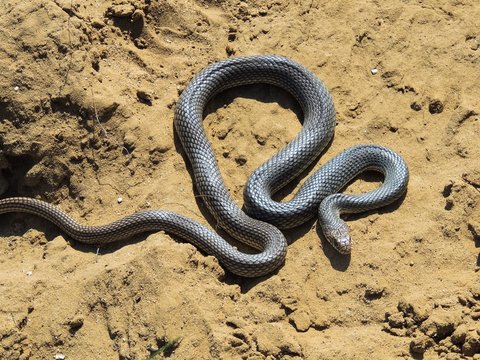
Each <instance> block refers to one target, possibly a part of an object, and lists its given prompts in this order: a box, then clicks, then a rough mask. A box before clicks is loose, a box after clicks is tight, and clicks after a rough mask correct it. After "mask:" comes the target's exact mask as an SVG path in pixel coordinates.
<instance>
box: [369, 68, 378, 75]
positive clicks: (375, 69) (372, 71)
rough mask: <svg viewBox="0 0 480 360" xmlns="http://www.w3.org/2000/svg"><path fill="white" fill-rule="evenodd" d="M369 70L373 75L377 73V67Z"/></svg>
mask: <svg viewBox="0 0 480 360" xmlns="http://www.w3.org/2000/svg"><path fill="white" fill-rule="evenodd" d="M370 72H371V73H372V75H375V74H376V73H378V69H377V68H373V69H372V70H370Z"/></svg>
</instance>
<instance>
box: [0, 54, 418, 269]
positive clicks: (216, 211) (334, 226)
mask: <svg viewBox="0 0 480 360" xmlns="http://www.w3.org/2000/svg"><path fill="white" fill-rule="evenodd" d="M252 84H268V85H271V86H274V87H278V88H281V89H284V90H285V91H287V92H288V93H289V94H290V95H291V96H293V98H294V99H295V100H296V101H297V103H298V104H299V106H300V108H301V110H302V115H303V125H302V128H301V130H300V132H299V133H298V134H297V135H296V137H295V138H294V139H293V140H292V141H290V142H289V143H288V144H287V145H285V146H284V147H283V148H281V149H280V150H279V151H278V152H277V153H276V154H275V155H274V156H273V157H271V158H270V159H268V160H266V161H265V162H264V163H263V164H262V165H261V166H259V167H258V168H257V169H256V170H254V171H253V173H252V174H251V175H250V176H249V178H248V180H247V183H246V185H245V187H244V194H243V196H244V204H243V208H241V207H240V206H239V205H238V204H237V202H236V201H235V200H234V199H233V197H232V196H231V194H230V193H229V190H228V189H227V187H226V185H225V183H224V180H223V178H222V175H221V172H220V169H219V166H218V163H217V160H216V157H215V153H214V150H213V148H212V144H211V143H210V141H209V140H208V137H207V135H206V132H205V129H204V126H203V117H204V110H205V107H206V105H207V103H209V101H210V100H211V99H212V98H213V97H215V96H216V95H218V94H219V93H221V92H223V91H225V90H227V89H230V88H233V87H238V86H242V85H252ZM335 126H336V114H335V108H334V104H333V99H332V96H331V94H330V92H329V91H328V89H327V87H326V85H325V84H324V83H323V82H322V81H321V80H320V79H319V78H318V77H317V76H316V75H315V74H314V73H313V72H311V71H310V70H308V69H307V68H306V67H305V66H303V65H301V64H299V63H297V62H295V61H293V60H291V59H289V58H286V57H283V56H278V55H253V56H241V57H232V58H228V59H225V60H221V61H218V62H214V63H212V64H210V65H208V66H207V67H205V68H204V69H203V70H202V71H201V72H199V73H198V74H197V75H195V76H194V77H193V79H192V80H191V82H190V83H189V84H188V85H187V86H186V88H185V89H184V90H183V92H182V93H181V95H180V98H179V100H178V102H177V104H176V107H175V114H174V127H175V131H176V133H177V134H178V137H179V139H180V142H181V145H182V148H183V150H184V152H185V154H186V157H187V158H188V161H189V162H190V166H191V170H192V176H193V180H194V184H195V186H196V190H197V192H198V194H199V195H200V196H201V199H202V201H203V202H204V203H205V205H206V206H207V208H208V210H209V211H210V213H211V214H212V215H213V217H214V218H215V220H216V222H217V225H218V226H219V227H220V228H222V229H223V230H225V231H226V232H227V233H228V234H229V235H230V236H231V237H233V238H234V239H235V240H237V241H239V242H240V243H243V244H245V245H247V246H243V247H240V246H239V245H240V244H236V245H235V241H233V242H232V241H231V240H228V241H227V240H226V239H224V238H222V237H221V236H220V235H219V234H218V233H217V232H215V231H213V230H212V229H210V228H208V227H207V226H205V225H202V224H200V223H199V222H197V221H194V220H192V219H190V218H188V217H185V216H183V215H181V214H178V213H174V212H169V211H163V210H145V211H139V212H135V213H133V214H131V215H128V216H126V217H123V218H121V219H119V220H117V221H114V222H112V223H109V224H105V225H95V226H91V225H84V224H81V223H79V222H78V221H77V220H75V219H74V218H73V217H71V216H70V215H69V214H67V213H66V212H64V211H62V210H61V209H60V208H59V207H57V206H55V205H52V204H50V203H47V202H45V201H42V200H39V199H35V198H28V197H10V198H4V199H1V200H0V214H3V213H9V212H20V213H28V214H33V215H36V216H39V217H41V218H44V219H46V220H48V221H50V222H52V223H54V224H55V225H56V226H57V227H58V228H60V230H62V231H63V232H65V233H66V234H67V235H68V236H70V237H71V238H72V239H74V240H76V241H78V242H82V243H86V244H95V245H103V244H107V243H112V242H116V241H120V240H124V239H127V238H130V237H132V236H134V235H136V234H140V233H145V232H156V231H164V232H166V233H168V234H171V235H173V236H174V237H178V238H180V239H182V240H184V241H187V242H190V243H192V244H193V245H194V246H196V247H197V248H199V249H201V250H202V251H204V252H205V253H206V254H209V255H213V256H214V257H216V258H217V259H218V261H219V262H220V263H221V264H222V265H223V266H224V267H225V268H226V269H227V270H229V271H230V272H232V273H233V274H236V275H239V276H242V277H258V276H264V275H267V274H270V273H272V272H274V271H276V270H277V269H279V268H280V267H281V266H282V265H283V264H284V262H285V258H286V254H287V247H288V243H287V240H286V237H285V235H284V234H283V232H282V231H281V230H280V229H288V228H293V227H297V226H300V225H302V224H304V223H305V222H307V221H309V220H311V219H313V218H314V217H315V216H317V217H318V225H319V226H320V227H321V229H322V231H323V234H324V237H325V238H326V240H328V242H329V243H330V244H331V245H332V246H333V248H334V249H336V250H337V251H338V252H339V253H340V254H343V255H348V254H350V253H351V249H352V239H351V236H350V233H349V230H348V226H347V224H346V222H345V221H344V220H343V219H342V217H341V215H342V214H344V213H359V212H365V211H370V210H373V209H377V208H380V207H383V206H386V205H388V204H391V203H392V202H394V201H397V200H398V199H399V198H401V197H402V196H403V195H404V194H405V193H406V190H407V184H408V178H409V172H408V167H407V165H406V162H405V160H404V159H403V158H402V156H400V155H399V154H398V153H396V152H394V151H393V150H391V149H389V148H386V147H383V146H379V145H375V144H361V145H355V146H353V147H350V148H348V149H346V150H344V151H343V152H341V153H340V154H338V155H336V156H334V157H333V158H332V159H331V160H329V161H328V162H326V163H325V164H324V165H323V166H321V167H320V168H319V169H318V170H316V171H315V172H314V173H313V174H312V175H311V176H310V177H309V178H308V179H307V180H305V182H304V183H303V185H302V186H301V187H300V188H299V189H298V191H297V192H296V194H295V195H294V196H293V198H292V199H291V200H290V201H277V200H275V199H273V195H274V194H275V193H277V192H278V191H279V190H280V189H282V188H283V187H285V186H286V185H287V184H289V183H290V182H292V181H293V180H294V179H296V178H297V177H299V176H300V175H301V174H302V173H303V172H304V171H306V170H307V169H308V167H309V166H311V165H312V163H313V162H314V161H315V160H316V159H318V158H319V157H320V156H321V154H322V153H323V151H324V150H325V148H326V147H327V145H328V144H329V143H330V142H331V140H332V138H333V134H334V128H335ZM368 170H373V171H375V172H378V173H380V174H381V175H383V181H382V183H381V185H380V186H379V187H378V188H376V189H374V190H372V191H369V192H366V193H363V194H359V195H354V194H345V193H342V192H341V191H342V190H343V189H344V188H345V187H346V186H347V185H348V184H349V183H350V182H351V181H352V180H354V179H355V178H356V177H358V176H359V175H360V174H361V173H363V172H365V171H368ZM239 248H240V249H239ZM250 248H251V249H250Z"/></svg>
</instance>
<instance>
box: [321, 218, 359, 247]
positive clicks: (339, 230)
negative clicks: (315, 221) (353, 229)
mask: <svg viewBox="0 0 480 360" xmlns="http://www.w3.org/2000/svg"><path fill="white" fill-rule="evenodd" d="M322 230H323V234H324V235H325V238H326V239H327V240H328V242H329V243H330V244H331V245H332V246H333V247H334V248H335V250H337V251H338V252H339V253H340V254H342V255H348V254H350V252H351V251H352V238H351V237H350V232H349V231H348V227H347V224H345V223H344V222H343V221H342V222H337V223H336V224H335V226H331V225H323V226H322Z"/></svg>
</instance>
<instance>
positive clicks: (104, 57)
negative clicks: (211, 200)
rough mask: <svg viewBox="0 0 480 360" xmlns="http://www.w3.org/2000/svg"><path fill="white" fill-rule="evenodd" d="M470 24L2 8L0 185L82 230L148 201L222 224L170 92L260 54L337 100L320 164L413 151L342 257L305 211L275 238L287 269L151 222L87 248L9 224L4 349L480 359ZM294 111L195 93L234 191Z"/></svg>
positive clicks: (240, 9)
mask: <svg viewBox="0 0 480 360" xmlns="http://www.w3.org/2000/svg"><path fill="white" fill-rule="evenodd" d="M479 19H480V4H479V3H478V2H476V1H468V0H448V1H447V0H439V1H436V0H425V1H413V0H412V1H410V0H405V1H401V2H400V1H396V0H385V1H381V2H379V1H373V0H372V1H352V0H347V1H339V2H336V1H325V0H323V1H322V0H308V1H299V0H277V1H266V0H259V1H253V0H247V1H245V0H217V1H214V0H204V1H201V0H178V1H174V0H151V1H150V0H132V1H130V0H128V1H107V0H86V1H78V0H73V1H70V0H32V1H27V2H23V1H16V0H5V1H3V2H2V9H1V11H0V86H1V94H0V169H1V174H2V176H0V192H1V193H3V195H2V196H3V197H6V196H14V195H22V196H31V197H35V198H39V199H43V200H46V201H49V202H51V203H54V204H57V205H59V206H61V207H62V208H63V209H65V210H67V211H68V212H69V213H71V214H72V216H74V217H76V218H78V219H79V220H81V221H82V222H85V223H89V224H100V223H106V222H109V221H112V220H114V219H117V218H119V217H121V216H123V215H127V214H130V213H132V212H134V211H138V210H142V209H154V208H160V209H166V210H171V211H176V212H179V213H181V214H184V215H187V216H189V217H191V218H193V219H195V220H197V221H199V222H201V223H203V224H206V225H208V226H211V227H215V223H214V221H212V219H211V217H210V216H209V215H208V213H207V210H206V209H205V207H204V205H203V204H202V201H201V199H199V198H198V197H195V191H194V188H193V185H192V179H191V176H190V173H189V165H188V164H185V161H184V158H183V151H182V149H181V146H180V145H179V143H178V141H177V139H176V138H175V136H174V130H173V112H174V109H175V104H176V101H177V99H178V95H179V93H180V92H181V91H182V89H183V88H184V87H185V86H186V84H187V83H188V81H189V80H190V79H191V78H192V76H193V75H194V74H195V73H197V72H198V71H199V70H201V69H202V68H203V67H205V66H206V65H207V64H209V63H211V62H214V61H217V60H220V59H224V58H227V57H229V56H239V55H248V54H266V53H268V54H270V53H275V54H280V55H284V56H288V57H290V58H292V59H294V60H296V61H298V62H300V63H302V64H304V65H305V66H307V67H308V68H309V69H311V70H312V71H313V72H314V73H316V74H317V75H318V76H319V77H320V78H321V79H322V80H324V82H325V83H326V84H327V86H328V88H329V89H330V90H331V92H332V95H333V97H334V101H335V105H336V109H337V120H338V125H337V128H336V135H335V139H334V141H333V143H332V145H331V146H330V148H329V149H328V151H327V152H326V153H325V155H324V156H323V157H322V158H321V159H320V161H319V163H318V165H317V167H318V166H320V165H321V164H323V163H325V162H326V161H327V160H328V159H329V158H331V157H332V156H334V155H335V154H337V153H338V152H339V151H341V150H342V149H344V148H346V147H349V146H351V145H354V144H360V143H376V144H381V145H385V146H389V147H391V148H393V149H395V150H396V151H398V152H399V153H400V154H401V155H402V156H403V157H404V158H405V159H406V161H407V162H408V165H409V167H410V172H411V179H410V183H409V188H408V194H407V195H406V197H405V198H404V199H403V200H402V201H399V202H397V203H395V204H394V205H392V206H390V207H388V208H386V209H382V210H379V211H374V212H371V213H369V214H363V215H360V216H355V217H350V218H348V225H349V226H350V228H351V231H352V236H353V238H354V239H355V244H354V249H353V253H352V256H351V257H348V258H346V257H343V256H340V255H338V254H337V253H335V251H334V250H333V249H332V248H331V247H330V246H329V245H328V244H327V243H326V242H325V240H324V239H323V238H322V237H321V236H320V237H319V233H318V230H317V229H316V227H315V223H314V222H310V223H308V224H307V225H305V226H303V227H301V228H298V229H294V230H291V231H288V232H286V236H287V238H288V240H289V242H290V243H291V244H290V247H289V252H288V255H287V259H286V262H285V265H284V266H283V267H281V268H280V269H279V270H278V272H276V273H274V274H272V275H271V276H267V277H264V278H259V279H242V278H239V277H237V276H234V275H232V274H230V273H228V272H227V271H225V270H224V269H223V268H222V267H221V265H219V263H218V261H217V260H216V259H215V258H213V257H211V256H207V255H206V254H203V253H201V252H199V251H198V250H197V249H196V248H195V247H193V246H192V245H190V244H187V243H182V242H179V241H178V239H172V238H171V237H169V236H168V235H165V234H163V233H157V234H152V235H149V236H140V237H138V238H136V239H133V240H132V241H127V242H125V243H122V244H116V245H112V246H104V247H101V248H98V249H97V248H96V247H93V246H83V245H79V244H77V243H75V242H73V241H71V239H68V238H66V237H65V236H64V235H63V234H62V233H61V232H60V231H59V230H58V229H57V228H56V227H55V226H54V225H51V224H50V223H48V222H46V221H43V220H40V219H38V218H35V217H33V216H25V215H18V214H17V215H13V214H10V215H2V216H1V222H0V236H1V237H2V239H1V240H2V241H1V242H0V357H1V358H2V359H54V358H55V357H57V358H58V359H61V358H62V356H64V357H65V359H68V360H70V359H117V358H118V359H147V358H148V357H149V356H150V354H151V353H152V351H153V350H155V349H156V348H159V347H161V346H162V345H163V344H164V343H165V342H167V341H171V340H173V339H176V338H178V337H180V338H181V339H182V340H181V342H180V344H179V346H178V347H177V348H176V350H175V351H174V352H173V353H172V354H171V355H170V356H171V358H173V359H252V360H253V359H332V358H338V359H340V358H341V359H353V358H355V359H367V358H368V359H372V358H376V359H380V358H381V359H394V358H412V357H413V358H425V359H436V358H440V357H441V358H446V359H463V358H475V359H480V325H479V323H480V281H479V280H480V271H479V269H480V255H479V253H480V249H479V247H480V161H479V160H478V158H479V157H480V147H479V141H478V139H479V134H480V121H479V113H480V83H479V81H478V79H479V76H480V73H479V69H480V31H479V27H478V25H479V23H478V21H479ZM373 68H376V69H378V73H376V74H372V72H371V69H373ZM299 117H300V118H301V111H300V110H299V107H298V105H297V104H296V103H295V101H294V100H293V99H292V98H291V97H290V96H289V95H288V94H285V93H284V92H283V91H280V90H278V89H275V88H272V87H268V86H249V87H245V88H242V89H236V90H231V91H228V92H226V93H223V94H221V95H219V96H218V97H217V98H215V99H214V100H213V101H212V104H211V105H209V108H208V109H207V115H206V118H205V127H206V130H207V132H208V135H209V137H210V139H211V141H212V142H213V146H214V148H215V151H216V154H217V157H218V161H219V164H220V167H221V169H222V172H223V175H224V178H225V181H226V183H227V185H228V187H229V188H230V189H231V192H232V194H233V196H234V197H235V199H236V200H237V201H238V202H239V204H241V203H242V201H243V200H242V189H243V186H244V184H245V181H246V179H247V177H248V175H249V174H250V173H251V172H252V171H253V169H255V167H257V166H258V165H260V164H261V163H262V162H263V161H265V160H266V159H268V158H269V157H270V156H271V155H273V154H274V153H275V152H276V151H277V150H278V149H279V148H280V147H282V146H283V145H284V144H286V143H287V142H288V141H290V140H291V139H292V138H293V137H294V136H295V134H296V133H297V132H298V131H299V129H300V127H301V124H300V122H299ZM303 181H304V179H302V180H301V181H300V183H301V182H303ZM379 181H381V178H379V177H378V176H367V177H363V178H362V179H360V180H359V181H356V182H355V183H353V184H352V185H350V186H349V187H348V188H347V189H346V191H347V192H351V193H358V192H362V191H366V190H369V189H373V188H375V187H376V186H378V184H379ZM289 190H291V192H293V193H294V192H295V189H294V188H292V187H291V188H290V189H289ZM286 196H287V198H288V197H289V196H291V195H286ZM119 197H121V198H122V199H123V201H122V202H120V203H119V202H118V201H117V200H118V198H119ZM158 357H159V358H161V355H160V356H158Z"/></svg>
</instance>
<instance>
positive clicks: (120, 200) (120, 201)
mask: <svg viewBox="0 0 480 360" xmlns="http://www.w3.org/2000/svg"><path fill="white" fill-rule="evenodd" d="M122 201H123V198H122V197H121V196H119V197H118V198H117V202H118V203H119V204H121V203H122Z"/></svg>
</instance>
